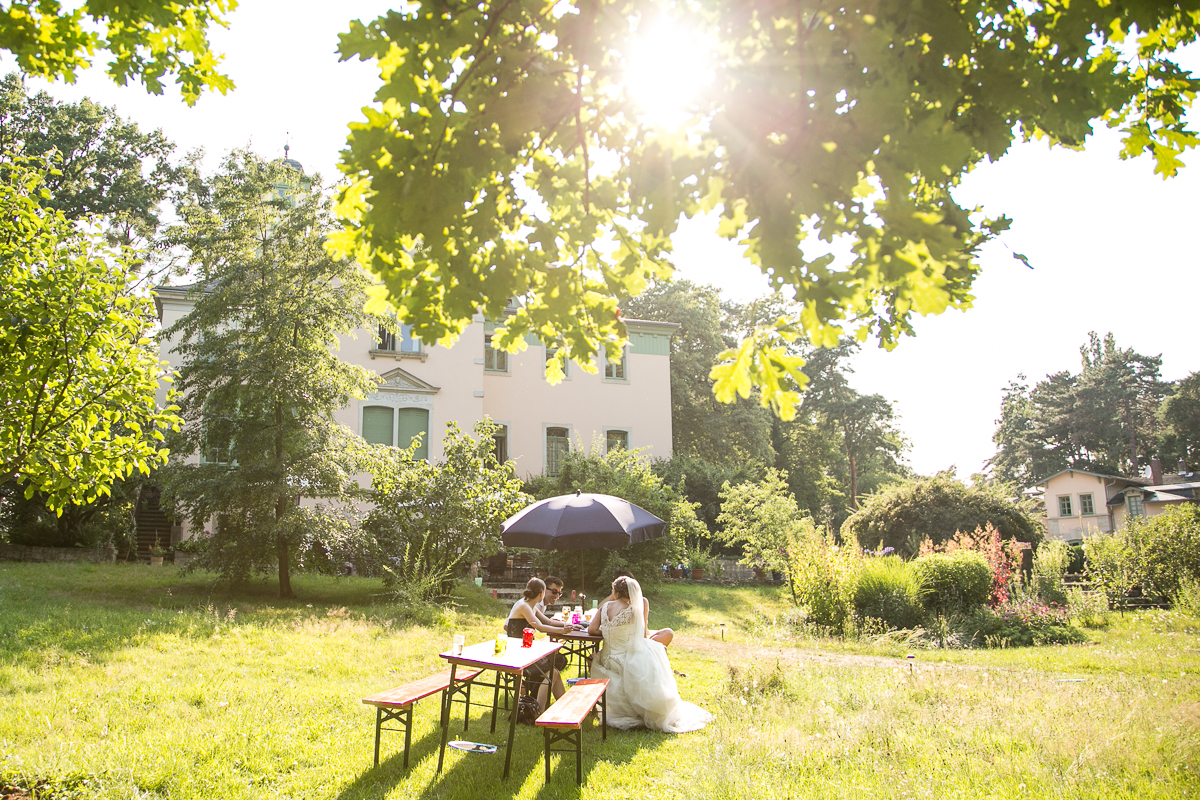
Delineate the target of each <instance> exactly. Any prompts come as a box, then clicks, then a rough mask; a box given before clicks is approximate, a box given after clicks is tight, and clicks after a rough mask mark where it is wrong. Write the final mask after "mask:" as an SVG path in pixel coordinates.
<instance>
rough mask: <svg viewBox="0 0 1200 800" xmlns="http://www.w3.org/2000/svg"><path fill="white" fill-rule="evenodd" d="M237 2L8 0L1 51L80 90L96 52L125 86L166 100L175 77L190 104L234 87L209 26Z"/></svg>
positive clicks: (1, 16) (2, 10)
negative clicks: (138, 86)
mask: <svg viewBox="0 0 1200 800" xmlns="http://www.w3.org/2000/svg"><path fill="white" fill-rule="evenodd" d="M236 7H237V0H140V1H139V2H137V3H113V2H109V1H108V0H83V2H80V3H72V4H70V10H67V9H64V8H63V6H62V4H61V3H59V2H58V0H9V2H7V3H5V4H4V5H3V6H0V49H3V50H7V51H8V52H10V53H12V54H13V55H14V56H16V59H17V64H18V65H19V66H20V67H21V69H22V70H23V71H25V72H26V73H28V74H30V75H36V76H38V77H40V78H46V79H48V80H56V79H59V78H62V79H65V80H66V81H67V82H68V83H74V82H75V78H76V76H77V75H78V73H79V71H80V70H81V69H86V68H88V67H89V66H91V64H92V58H93V56H94V55H95V54H96V52H97V51H100V52H104V53H107V54H108V55H109V56H111V60H110V61H109V62H108V75H109V77H111V78H112V79H113V80H114V81H116V82H117V83H119V84H121V85H122V86H124V85H125V84H126V83H127V82H128V81H129V79H130V78H136V79H137V80H139V81H141V82H142V84H143V85H144V86H145V87H146V89H147V91H149V92H151V93H152V94H162V91H163V78H166V77H173V78H174V79H175V82H176V83H177V84H178V85H179V89H180V91H181V92H182V93H183V98H184V100H186V101H187V104H188V105H195V103H196V100H197V99H198V98H199V97H200V92H201V91H203V90H204V89H216V90H217V91H219V92H221V93H222V94H224V93H225V92H226V91H228V90H229V89H232V88H233V81H231V80H230V79H229V78H228V77H227V76H225V75H222V74H221V73H220V72H218V71H217V65H218V64H219V63H220V61H221V58H222V57H221V56H220V55H218V54H216V53H213V52H212V50H211V49H210V48H209V44H208V27H209V26H210V25H220V26H222V27H224V25H225V21H224V19H223V17H222V15H223V14H227V13H229V12H230V11H232V10H233V9H234V8H236Z"/></svg>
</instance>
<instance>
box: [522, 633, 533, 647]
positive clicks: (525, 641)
mask: <svg viewBox="0 0 1200 800" xmlns="http://www.w3.org/2000/svg"><path fill="white" fill-rule="evenodd" d="M521 647H533V628H526V629H525V630H523V631H522V632H521Z"/></svg>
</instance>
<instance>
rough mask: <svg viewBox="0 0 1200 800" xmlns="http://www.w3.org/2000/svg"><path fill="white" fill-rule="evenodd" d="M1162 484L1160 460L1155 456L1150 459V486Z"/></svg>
mask: <svg viewBox="0 0 1200 800" xmlns="http://www.w3.org/2000/svg"><path fill="white" fill-rule="evenodd" d="M1162 482H1163V477H1162V460H1161V459H1160V458H1159V457H1158V456H1155V457H1154V458H1152V459H1150V485H1151V486H1162Z"/></svg>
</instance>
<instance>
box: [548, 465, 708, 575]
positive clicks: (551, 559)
mask: <svg viewBox="0 0 1200 800" xmlns="http://www.w3.org/2000/svg"><path fill="white" fill-rule="evenodd" d="M525 490H526V491H527V492H528V493H529V494H531V495H533V497H534V499H535V500H544V499H546V498H547V497H557V496H559V495H564V494H573V493H574V492H575V491H576V490H579V491H583V492H590V493H592V494H608V495H612V496H613V497H620V498H622V499H624V500H628V501H629V502H631V503H633V504H634V505H636V506H641V507H642V508H644V509H645V510H647V511H649V512H650V513H651V514H654V515H655V516H656V517H658V518H660V519H663V520H666V522H667V531H666V533H665V534H664V535H663V536H661V537H659V538H658V539H651V540H650V541H648V542H642V543H640V544H633V545H630V546H628V547H622V548H619V549H615V550H600V549H589V550H583V551H582V553H583V559H584V563H583V570H584V575H583V578H582V581H581V585H582V586H583V587H584V588H592V589H596V588H599V589H603V590H604V591H606V592H607V590H608V586H609V583H610V582H611V580H612V574H613V572H615V571H616V570H619V569H625V570H628V571H630V572H632V573H633V575H634V577H636V578H637V579H638V582H639V583H641V584H642V585H650V586H653V585H654V584H655V583H656V582H657V580H658V578H659V576H661V574H662V567H663V564H674V563H677V562H678V561H679V559H680V558H681V557H682V555H683V542H684V537H685V536H688V537H700V536H707V535H708V530H707V529H706V528H705V527H704V524H703V523H702V522H700V520H699V519H698V518H697V517H696V506H695V505H694V504H692V503H689V502H688V501H687V500H686V499H684V498H682V497H681V496H680V495H679V493H678V492H677V491H675V489H674V488H672V487H671V486H670V485H668V484H666V483H665V482H664V481H663V480H662V479H661V478H660V477H658V475H656V474H655V473H654V470H653V469H652V468H651V466H650V465H649V464H648V463H647V459H646V458H645V454H644V453H643V452H642V451H641V450H620V449H618V450H611V451H609V452H607V453H601V452H600V446H599V442H596V443H593V446H592V448H591V451H590V452H588V451H586V450H584V449H583V448H582V447H575V448H573V449H572V450H571V452H570V453H569V454H568V455H567V456H566V458H565V459H564V460H563V462H562V465H561V467H560V470H559V474H558V477H554V478H551V477H548V476H538V477H535V478H533V479H532V480H530V481H529V482H528V484H527V485H526V488H525ZM579 553H580V551H569V552H564V551H551V550H538V551H534V558H535V561H536V563H537V564H538V565H539V566H543V567H545V568H546V569H548V570H550V572H551V573H552V574H555V575H559V576H560V577H564V578H566V577H567V576H578V573H579V558H580V555H579Z"/></svg>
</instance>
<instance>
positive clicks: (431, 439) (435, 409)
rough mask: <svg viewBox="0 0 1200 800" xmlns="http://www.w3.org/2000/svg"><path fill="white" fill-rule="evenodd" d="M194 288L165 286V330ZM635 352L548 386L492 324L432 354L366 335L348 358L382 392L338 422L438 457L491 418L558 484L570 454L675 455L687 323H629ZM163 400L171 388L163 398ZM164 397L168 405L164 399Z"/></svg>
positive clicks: (352, 342)
mask: <svg viewBox="0 0 1200 800" xmlns="http://www.w3.org/2000/svg"><path fill="white" fill-rule="evenodd" d="M190 289H191V287H160V288H159V289H158V290H157V296H156V298H155V303H156V305H157V307H158V315H159V322H160V323H161V324H162V326H163V328H166V327H168V326H170V325H172V324H174V323H175V322H176V321H177V320H179V319H180V318H182V317H183V316H185V315H186V314H188V313H189V312H190V311H191V309H192V300H191V297H190V296H189V290H190ZM625 324H626V327H627V330H628V333H629V344H628V345H627V346H626V349H625V357H624V358H623V359H622V360H621V361H620V362H619V363H610V362H608V361H606V360H605V359H604V357H603V354H601V356H600V357H599V359H598V361H597V363H596V366H597V372H595V373H589V372H586V371H584V370H583V369H582V368H581V367H580V366H579V365H578V364H575V363H570V364H568V366H567V370H566V378H565V379H564V380H563V381H562V382H561V383H559V384H557V385H551V384H550V383H548V382H547V381H546V378H545V363H546V359H547V358H548V357H549V356H550V355H552V354H553V353H554V350H552V349H548V348H547V347H545V346H544V345H543V344H542V343H541V342H539V341H537V340H536V339H529V340H527V343H528V347H527V348H526V349H525V350H523V351H521V352H519V353H507V352H504V351H502V350H495V349H493V348H492V347H491V337H492V331H493V330H494V329H495V327H496V326H495V323H494V322H493V321H491V320H485V319H484V318H483V317H482V316H480V315H477V316H476V317H475V319H474V321H473V322H472V323H471V324H470V325H469V326H468V327H467V329H466V330H465V331H464V332H463V335H462V336H461V337H460V338H459V340H458V341H457V342H456V343H455V344H454V346H453V347H438V346H435V345H428V344H425V343H424V342H421V341H420V340H419V339H414V338H412V337H411V336H409V335H407V331H408V328H407V326H405V328H404V334H402V335H399V336H396V335H390V334H386V333H382V332H379V331H367V330H359V331H357V332H356V336H355V337H353V338H352V337H349V336H346V337H343V339H342V341H341V343H340V344H341V350H340V352H339V355H340V356H341V357H342V358H343V359H345V360H346V361H349V362H351V363H354V364H359V365H361V366H363V367H366V368H367V369H369V370H372V371H373V372H375V373H377V374H378V375H379V377H380V379H381V383H380V385H379V387H378V388H377V389H376V390H375V391H374V392H373V393H372V394H371V395H370V396H368V397H367V398H365V399H363V400H357V401H353V402H352V403H351V404H350V405H349V406H347V407H346V408H344V409H342V410H341V411H340V412H338V413H337V415H336V419H337V421H338V422H340V423H342V424H344V425H346V426H347V427H348V428H350V429H351V430H353V431H355V432H357V433H358V434H359V435H361V436H362V437H363V438H364V439H366V440H367V441H369V442H372V443H376V444H387V445H398V446H401V447H407V446H408V445H409V444H410V443H411V441H412V438H413V436H415V435H416V434H418V433H423V434H425V435H424V436H423V437H422V444H421V449H420V450H419V451H418V452H419V455H420V456H421V457H424V458H432V459H434V460H437V459H438V458H439V457H440V456H441V454H442V453H441V447H442V435H443V434H444V433H445V430H446V423H448V422H451V421H456V422H458V423H459V427H460V428H462V429H463V430H464V431H468V430H469V429H470V428H471V426H473V425H474V424H475V423H476V422H477V421H479V420H481V419H483V418H484V417H490V418H491V419H492V420H493V421H495V422H497V423H499V424H500V425H502V426H503V432H502V433H501V435H499V436H497V437H496V447H497V450H498V454H499V455H500V457H501V458H502V459H503V458H510V459H512V460H513V461H514V462H515V463H516V465H517V474H518V475H520V476H522V477H529V476H534V475H539V474H543V473H545V474H548V475H555V474H557V471H558V466H559V460H560V459H561V457H562V455H563V454H565V453H566V452H568V451H569V450H570V449H571V448H572V447H578V446H582V447H584V448H588V447H591V446H592V443H593V442H595V443H596V444H597V445H599V446H600V447H602V448H605V449H606V450H607V449H612V448H614V447H622V448H626V449H634V448H645V449H646V453H647V455H649V456H651V457H658V458H670V456H671V380H670V352H671V351H670V344H671V336H672V334H674V332H675V331H676V329H678V328H679V326H678V325H676V324H674V323H666V322H649V321H644V320H625ZM160 347H161V350H162V358H163V359H164V360H165V361H167V362H169V363H170V365H171V366H172V367H173V368H175V369H178V368H179V367H180V366H181V363H182V359H181V358H180V356H179V354H178V353H176V352H175V351H174V349H173V347H172V343H171V342H169V341H165V342H163V343H162V344H161V345H160ZM164 391H165V390H164ZM160 399H161V398H160Z"/></svg>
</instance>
